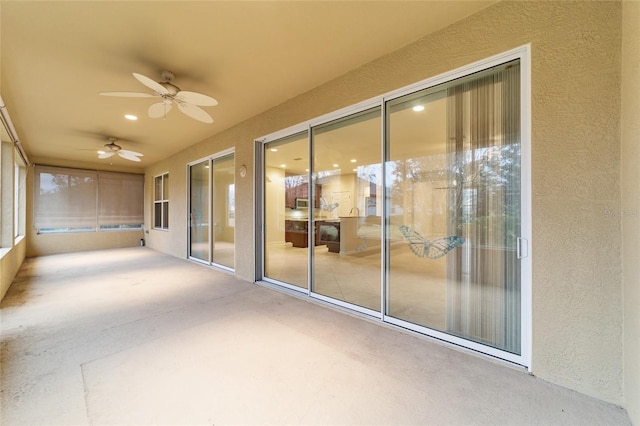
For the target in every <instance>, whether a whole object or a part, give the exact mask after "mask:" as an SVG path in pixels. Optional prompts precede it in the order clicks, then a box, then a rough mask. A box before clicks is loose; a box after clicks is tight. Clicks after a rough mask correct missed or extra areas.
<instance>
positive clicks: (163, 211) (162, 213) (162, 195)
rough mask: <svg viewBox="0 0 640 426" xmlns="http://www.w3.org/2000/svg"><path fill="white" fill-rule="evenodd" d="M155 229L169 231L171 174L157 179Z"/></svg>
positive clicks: (154, 200) (154, 206)
mask: <svg viewBox="0 0 640 426" xmlns="http://www.w3.org/2000/svg"><path fill="white" fill-rule="evenodd" d="M154 194H155V196H154V199H153V227H154V228H155V229H169V173H165V174H162V175H160V176H156V177H155V191H154Z"/></svg>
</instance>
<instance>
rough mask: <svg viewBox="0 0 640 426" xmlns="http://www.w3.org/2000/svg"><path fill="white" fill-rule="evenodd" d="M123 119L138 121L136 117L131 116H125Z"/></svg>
mask: <svg viewBox="0 0 640 426" xmlns="http://www.w3.org/2000/svg"><path fill="white" fill-rule="evenodd" d="M124 118H126V119H127V120H131V121H136V120H137V119H138V117H136V116H135V115H133V114H125V115H124Z"/></svg>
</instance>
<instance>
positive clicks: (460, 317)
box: [386, 62, 521, 354]
mask: <svg viewBox="0 0 640 426" xmlns="http://www.w3.org/2000/svg"><path fill="white" fill-rule="evenodd" d="M519 75H520V71H519V66H518V63H517V62H516V63H509V64H505V65H503V66H501V67H497V68H494V69H492V70H490V71H486V72H483V73H480V74H479V75H473V76H469V77H467V78H465V79H462V80H458V81H455V82H453V83H449V84H445V85H442V86H438V87H435V88H430V89H426V90H424V91H421V92H418V93H415V94H412V95H408V96H405V97H401V98H399V99H396V100H393V101H391V102H389V103H388V106H387V110H388V147H389V149H388V158H387V164H386V167H387V171H388V176H389V179H388V181H387V194H388V198H389V200H390V214H389V215H388V216H387V221H388V230H389V232H388V235H389V238H388V243H389V246H388V247H389V250H388V268H389V283H388V299H387V306H386V311H387V314H388V315H389V316H391V317H394V318H397V319H401V320H404V321H408V322H411V323H413V324H417V325H420V326H424V327H427V328H429V329H433V330H438V331H442V332H445V333H448V334H451V335H454V336H458V337H462V338H464V339H468V340H472V341H475V342H478V343H481V344H484V345H488V346H492V347H495V348H498V349H501V350H505V351H508V352H512V353H516V354H519V353H520V328H521V327H520V299H521V296H520V294H521V289H520V288H521V281H520V259H519V258H518V255H517V254H518V253H517V248H518V247H517V246H518V243H519V240H518V238H519V236H520V233H521V232H520V222H521V220H520V208H521V205H520V107H519V105H520V96H519V87H520V81H519ZM416 141H419V142H418V143H416Z"/></svg>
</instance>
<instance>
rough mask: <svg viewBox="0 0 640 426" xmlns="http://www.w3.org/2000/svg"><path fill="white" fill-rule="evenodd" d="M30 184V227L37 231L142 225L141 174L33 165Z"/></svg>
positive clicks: (142, 188) (142, 179)
mask: <svg viewBox="0 0 640 426" xmlns="http://www.w3.org/2000/svg"><path fill="white" fill-rule="evenodd" d="M34 183H35V191H34V198H35V199H34V226H35V227H36V228H37V229H39V230H41V231H43V230H44V231H47V230H48V231H57V232H61V231H74V230H87V229H90V230H95V229H100V227H107V228H110V227H113V226H114V225H115V226H117V225H125V226H129V227H131V226H134V227H135V226H141V225H142V223H143V202H144V201H143V194H144V176H142V175H135V174H128V173H113V172H99V171H92V170H81V169H71V168H62V167H51V166H40V165H37V166H36V167H35V177H34Z"/></svg>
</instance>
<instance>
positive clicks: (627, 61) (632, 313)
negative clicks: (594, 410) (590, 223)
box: [620, 1, 640, 425]
mask: <svg viewBox="0 0 640 426" xmlns="http://www.w3.org/2000/svg"><path fill="white" fill-rule="evenodd" d="M622 16H623V23H622V28H623V39H622V174H621V176H622V209H621V211H620V213H621V220H622V243H623V246H622V255H623V257H622V261H623V265H624V268H623V274H624V275H623V284H624V293H623V295H624V399H625V407H627V411H628V412H629V416H630V417H631V421H633V423H634V424H636V425H640V262H639V261H638V260H639V259H640V167H639V165H640V48H639V46H640V25H638V23H639V22H640V2H631V1H628V2H624V3H623V8H622Z"/></svg>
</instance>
